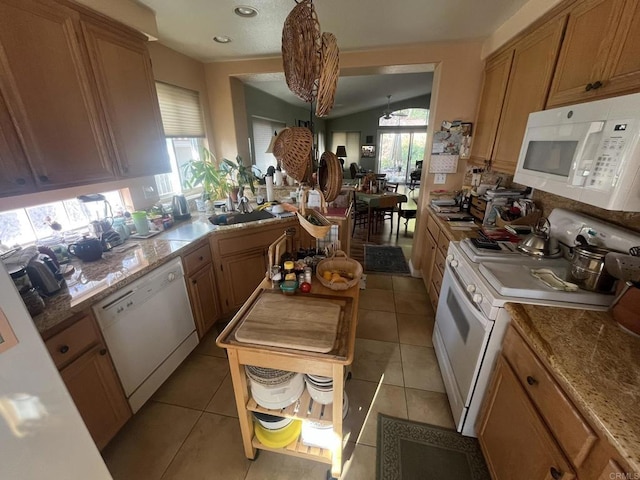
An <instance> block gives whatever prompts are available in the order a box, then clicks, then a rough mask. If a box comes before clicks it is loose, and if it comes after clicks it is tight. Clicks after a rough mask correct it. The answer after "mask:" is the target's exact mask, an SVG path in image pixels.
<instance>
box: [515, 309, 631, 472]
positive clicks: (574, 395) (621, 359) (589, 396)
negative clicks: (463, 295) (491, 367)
mask: <svg viewBox="0 0 640 480" xmlns="http://www.w3.org/2000/svg"><path fill="white" fill-rule="evenodd" d="M506 309H507V311H508V312H509V313H510V314H511V316H512V321H513V323H514V325H515V327H516V328H518V330H519V331H520V332H522V333H523V334H524V337H525V339H526V340H527V343H528V344H529V345H530V346H531V347H532V348H533V350H534V351H535V352H536V353H537V355H538V356H539V357H540V358H541V359H542V360H543V362H545V363H546V364H547V365H548V366H549V367H550V369H551V371H552V372H553V374H554V376H555V378H556V380H557V381H558V383H560V385H561V386H562V388H563V389H564V390H565V392H566V393H567V394H568V395H569V397H570V398H571V399H572V400H573V401H574V402H575V404H576V405H577V406H578V408H579V409H580V410H581V411H582V413H583V414H585V415H586V416H587V417H588V418H589V420H590V423H591V424H592V425H593V426H594V427H596V428H597V429H598V430H599V431H600V433H602V434H603V435H604V436H606V437H607V438H608V439H609V442H610V443H611V445H612V446H613V447H614V448H615V449H616V450H617V451H618V452H619V453H620V455H621V456H622V457H623V458H624V459H625V460H626V461H627V462H628V464H629V467H630V468H631V469H632V470H633V472H634V473H636V474H640V408H639V407H638V405H640V338H637V337H635V336H633V335H631V334H629V333H627V332H624V331H623V330H621V329H620V328H619V327H618V325H617V323H616V322H615V321H614V320H613V318H612V317H611V314H610V313H609V312H598V311H592V310H575V309H567V308H559V307H542V306H536V305H523V304H512V303H508V304H507V305H506Z"/></svg>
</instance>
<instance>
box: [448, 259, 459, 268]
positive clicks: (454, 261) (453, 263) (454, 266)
mask: <svg viewBox="0 0 640 480" xmlns="http://www.w3.org/2000/svg"><path fill="white" fill-rule="evenodd" d="M449 265H451V266H452V267H453V268H456V267H457V266H458V260H451V261H450V262H449Z"/></svg>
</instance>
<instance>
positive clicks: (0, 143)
mask: <svg viewBox="0 0 640 480" xmlns="http://www.w3.org/2000/svg"><path fill="white" fill-rule="evenodd" d="M33 189H34V180H33V176H32V173H31V169H30V168H29V164H28V163H27V158H26V157H25V155H24V151H23V150H22V145H21V144H20V139H19V138H18V132H17V131H16V129H15V127H14V125H13V122H12V121H11V116H10V115H9V110H7V105H6V103H5V102H4V99H3V98H2V94H1V93H0V192H2V193H1V194H2V195H20V194H23V193H27V192H30V191H33Z"/></svg>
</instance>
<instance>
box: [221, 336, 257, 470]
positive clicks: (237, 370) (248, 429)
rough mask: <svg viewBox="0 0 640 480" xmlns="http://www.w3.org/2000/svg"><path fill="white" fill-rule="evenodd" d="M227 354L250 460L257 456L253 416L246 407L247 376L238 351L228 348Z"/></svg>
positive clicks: (243, 442) (243, 436) (247, 455)
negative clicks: (254, 444) (254, 445)
mask: <svg viewBox="0 0 640 480" xmlns="http://www.w3.org/2000/svg"><path fill="white" fill-rule="evenodd" d="M227 355H228V357H229V370H231V380H232V382H233V394H234V396H235V399H236V408H237V409H238V420H240V432H241V433H242V444H243V446H244V454H245V455H246V457H247V458H248V459H249V460H253V459H254V458H255V457H256V449H255V448H254V447H253V444H252V443H251V439H252V438H253V420H252V418H251V412H250V411H249V410H247V408H246V407H247V402H248V401H249V389H248V388H247V377H246V376H245V374H244V371H243V369H242V366H241V365H240V362H239V361H238V352H237V351H236V350H235V349H233V348H228V349H227Z"/></svg>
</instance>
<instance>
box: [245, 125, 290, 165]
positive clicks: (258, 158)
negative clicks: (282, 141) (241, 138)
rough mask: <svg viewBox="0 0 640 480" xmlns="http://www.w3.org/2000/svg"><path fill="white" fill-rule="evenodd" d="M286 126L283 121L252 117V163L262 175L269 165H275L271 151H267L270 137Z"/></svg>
mask: <svg viewBox="0 0 640 480" xmlns="http://www.w3.org/2000/svg"><path fill="white" fill-rule="evenodd" d="M286 126H287V125H286V124H285V123H284V122H278V121H277V120H268V119H266V118H260V117H253V121H252V127H253V163H254V165H255V166H256V168H257V169H258V170H260V172H261V173H262V174H263V175H264V174H265V173H267V168H268V167H269V166H274V167H275V166H276V158H275V157H274V156H273V153H267V149H268V148H269V144H270V143H271V139H272V137H273V135H274V133H279V132H280V130H282V129H283V128H285V127H286Z"/></svg>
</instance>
